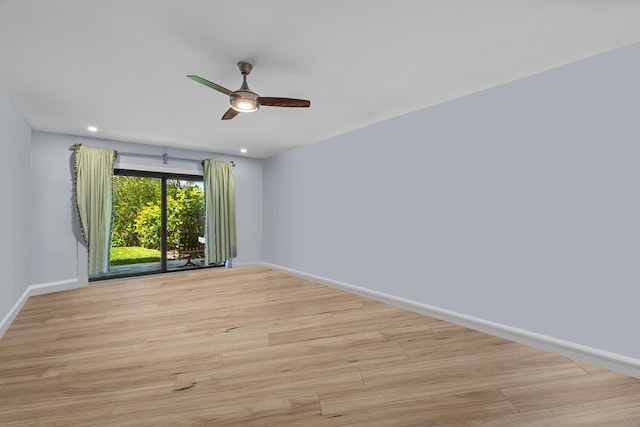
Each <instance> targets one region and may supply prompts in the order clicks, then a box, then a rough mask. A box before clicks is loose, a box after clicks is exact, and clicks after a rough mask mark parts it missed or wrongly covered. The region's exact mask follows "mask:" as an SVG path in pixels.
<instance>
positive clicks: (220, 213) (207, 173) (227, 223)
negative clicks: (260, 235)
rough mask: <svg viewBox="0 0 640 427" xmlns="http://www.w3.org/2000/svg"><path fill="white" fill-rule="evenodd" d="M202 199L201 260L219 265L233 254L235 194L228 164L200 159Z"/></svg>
mask: <svg viewBox="0 0 640 427" xmlns="http://www.w3.org/2000/svg"><path fill="white" fill-rule="evenodd" d="M204 198H205V211H206V224H205V241H206V244H205V262H206V263H207V264H220V263H223V262H226V261H227V260H230V259H232V258H235V257H236V256H237V247H236V195H235V183H234V180H233V165H232V164H231V163H229V162H221V161H217V160H211V159H207V160H205V161H204Z"/></svg>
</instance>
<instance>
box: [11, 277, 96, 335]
mask: <svg viewBox="0 0 640 427" xmlns="http://www.w3.org/2000/svg"><path fill="white" fill-rule="evenodd" d="M81 286H84V285H80V284H79V282H78V280H77V279H70V280H61V281H59V282H51V283H40V284H37V285H29V286H28V287H27V289H25V291H24V292H23V293H22V295H21V296H20V298H18V301H16V303H15V304H14V305H13V307H12V308H11V310H9V313H7V315H6V316H4V319H2V322H0V338H2V337H3V336H4V334H5V333H6V332H7V330H8V329H9V326H11V323H12V322H13V321H14V320H15V318H16V317H17V316H18V313H20V310H21V309H22V306H24V304H25V303H26V302H27V300H28V299H29V297H30V296H34V295H43V294H50V293H53V292H59V291H66V290H69V289H75V288H79V287H81Z"/></svg>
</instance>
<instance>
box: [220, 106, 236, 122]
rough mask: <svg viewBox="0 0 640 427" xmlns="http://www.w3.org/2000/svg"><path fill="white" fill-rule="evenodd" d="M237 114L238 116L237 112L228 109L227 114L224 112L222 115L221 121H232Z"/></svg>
mask: <svg viewBox="0 0 640 427" xmlns="http://www.w3.org/2000/svg"><path fill="white" fill-rule="evenodd" d="M238 114H240V113H238V112H237V111H236V110H234V109H233V108H229V109H228V110H227V112H226V113H224V115H223V116H222V120H231V119H233V118H234V117H235V116H237V115H238Z"/></svg>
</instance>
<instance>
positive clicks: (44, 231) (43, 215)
mask: <svg viewBox="0 0 640 427" xmlns="http://www.w3.org/2000/svg"><path fill="white" fill-rule="evenodd" d="M75 143H82V144H85V145H90V146H94V147H104V148H111V149H115V150H118V151H120V152H131V153H142V154H156V155H162V154H163V153H165V152H167V153H168V154H169V155H170V156H175V157H181V158H187V159H195V160H202V159H205V158H215V159H218V160H234V161H235V162H236V167H235V168H234V177H235V183H236V211H237V224H236V225H237V230H238V236H237V238H238V257H237V258H236V259H235V260H234V266H239V265H242V264H243V263H257V262H260V261H261V260H262V164H261V162H260V161H259V160H256V159H249V158H242V157H233V156H226V155H219V154H215V153H205V152H196V151H190V150H178V149H165V148H163V147H156V146H150V145H143V144H132V143H126V142H121V141H112V140H105V139H98V138H85V137H78V136H73V135H64V134H56V133H48V132H37V131H34V132H33V137H32V144H31V162H32V167H31V171H32V173H31V182H32V186H31V190H32V195H33V204H32V219H31V222H32V229H33V233H32V239H31V253H32V259H33V260H38V261H37V262H32V264H31V283H32V284H46V283H51V282H57V281H65V280H69V279H76V278H77V277H78V263H77V256H76V254H77V242H78V239H79V238H80V237H79V234H78V231H77V219H76V216H75V214H74V209H75V208H74V206H73V199H72V190H73V178H72V176H73V175H72V170H73V164H72V151H70V150H69V148H70V147H71V146H72V145H73V144H75ZM116 167H122V168H127V169H139V170H153V171H160V172H163V171H166V172H178V173H193V174H201V173H202V169H201V167H199V163H198V162H194V161H180V160H171V158H170V159H169V162H168V164H167V165H164V164H163V161H162V159H151V158H142V157H131V156H126V155H122V156H120V157H119V159H118V161H117V163H116Z"/></svg>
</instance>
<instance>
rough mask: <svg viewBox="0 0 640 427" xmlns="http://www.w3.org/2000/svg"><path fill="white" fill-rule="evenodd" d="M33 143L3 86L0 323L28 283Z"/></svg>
mask: <svg viewBox="0 0 640 427" xmlns="http://www.w3.org/2000/svg"><path fill="white" fill-rule="evenodd" d="M30 144H31V128H30V127H29V125H28V123H27V122H26V121H25V119H24V117H23V116H22V114H21V113H20V112H19V111H18V109H17V108H16V107H15V106H14V104H13V102H12V101H11V99H10V98H9V96H8V95H7V94H6V93H5V91H4V88H2V87H1V86H0V153H2V155H1V156H0V204H1V207H0V326H2V320H3V319H4V318H5V316H7V315H8V314H9V312H10V310H11V309H12V308H13V306H14V304H15V303H16V302H17V301H18V299H19V298H20V297H21V296H22V294H23V293H24V291H25V290H26V289H27V286H28V285H29V234H30V231H31V223H30V221H29V216H28V215H26V214H25V213H27V212H29V210H30V205H29V200H30V194H29V163H30V162H29V147H30ZM1 335H2V333H1V332H0V336H1Z"/></svg>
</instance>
